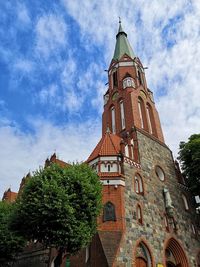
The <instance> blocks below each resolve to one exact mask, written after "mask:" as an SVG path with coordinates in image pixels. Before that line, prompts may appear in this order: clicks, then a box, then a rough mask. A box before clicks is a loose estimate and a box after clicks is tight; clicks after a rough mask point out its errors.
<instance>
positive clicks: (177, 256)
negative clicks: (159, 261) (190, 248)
mask: <svg viewBox="0 0 200 267" xmlns="http://www.w3.org/2000/svg"><path fill="white" fill-rule="evenodd" d="M165 258H166V266H167V267H189V265H188V261H187V258H186V255H185V252H184V250H183V249H182V247H181V245H180V244H179V243H178V241H176V240H175V239H174V238H171V239H170V240H169V241H168V243H167V246H166V248H165Z"/></svg>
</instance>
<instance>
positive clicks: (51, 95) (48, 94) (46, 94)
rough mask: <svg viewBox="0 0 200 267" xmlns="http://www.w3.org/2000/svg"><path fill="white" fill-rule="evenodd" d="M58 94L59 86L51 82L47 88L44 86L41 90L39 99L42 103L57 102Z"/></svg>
mask: <svg viewBox="0 0 200 267" xmlns="http://www.w3.org/2000/svg"><path fill="white" fill-rule="evenodd" d="M57 95H58V87H57V85H55V84H51V85H50V86H49V87H47V88H43V89H42V90H41V91H40V92H39V100H40V102H41V103H43V104H46V103H49V104H56V98H57Z"/></svg>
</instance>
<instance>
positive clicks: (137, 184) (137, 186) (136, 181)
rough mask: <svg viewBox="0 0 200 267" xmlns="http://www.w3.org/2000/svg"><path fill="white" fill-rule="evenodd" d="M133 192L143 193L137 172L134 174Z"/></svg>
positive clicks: (140, 179)
mask: <svg viewBox="0 0 200 267" xmlns="http://www.w3.org/2000/svg"><path fill="white" fill-rule="evenodd" d="M135 192H136V193H137V194H141V195H142V194H143V193H144V188H143V182H142V178H141V176H140V175H139V174H136V175H135Z"/></svg>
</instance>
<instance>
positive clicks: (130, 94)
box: [102, 21, 164, 142]
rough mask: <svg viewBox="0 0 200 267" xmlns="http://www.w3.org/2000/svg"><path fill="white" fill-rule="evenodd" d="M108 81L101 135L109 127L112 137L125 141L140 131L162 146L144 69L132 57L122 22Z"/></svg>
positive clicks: (151, 95)
mask: <svg viewBox="0 0 200 267" xmlns="http://www.w3.org/2000/svg"><path fill="white" fill-rule="evenodd" d="M108 80H109V82H108V90H107V92H106V94H105V95H104V112H103V129H102V130H103V131H102V134H103V135H104V133H105V132H106V129H107V127H109V129H110V130H111V132H112V133H113V134H117V135H118V136H120V137H122V138H124V137H125V136H126V137H127V136H130V133H132V132H133V129H139V130H141V131H142V132H144V133H146V134H148V135H150V136H151V137H154V138H156V139H158V140H159V141H161V142H164V138H163V134H162V129H161V125H160V121H159V116H158V113H157V110H156V107H155V102H154V99H153V93H152V92H151V90H150V89H149V88H148V86H147V83H146V77H145V69H144V67H143V65H142V63H141V61H140V59H139V58H138V57H136V56H135V55H134V53H133V50H132V48H131V46H130V43H129V41H128V39H127V34H126V32H125V31H124V30H123V28H122V25H121V21H119V30H118V33H117V35H116V45H115V52H114V56H113V59H112V61H111V64H110V67H109V69H108ZM132 139H133V136H132ZM126 142H128V141H127V140H126Z"/></svg>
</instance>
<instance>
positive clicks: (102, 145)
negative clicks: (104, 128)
mask: <svg viewBox="0 0 200 267" xmlns="http://www.w3.org/2000/svg"><path fill="white" fill-rule="evenodd" d="M120 142H121V138H120V137H119V136H117V135H115V134H112V133H108V132H106V133H105V134H104V136H103V137H102V138H101V140H100V141H99V143H98V144H97V146H96V147H95V149H94V150H93V152H92V153H91V154H90V156H89V158H88V160H87V162H89V161H91V160H93V159H95V158H97V157H98V156H116V155H118V154H119V153H120Z"/></svg>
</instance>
